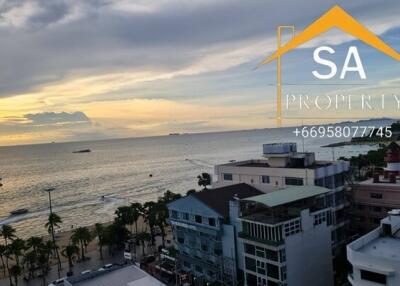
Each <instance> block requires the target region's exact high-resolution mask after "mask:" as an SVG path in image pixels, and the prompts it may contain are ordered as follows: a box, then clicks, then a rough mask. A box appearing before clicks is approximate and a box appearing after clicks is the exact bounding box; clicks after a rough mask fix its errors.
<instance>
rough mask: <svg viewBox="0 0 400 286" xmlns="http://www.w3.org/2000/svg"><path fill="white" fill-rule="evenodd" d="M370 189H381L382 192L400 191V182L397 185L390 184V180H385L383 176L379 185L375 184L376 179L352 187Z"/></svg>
mask: <svg viewBox="0 0 400 286" xmlns="http://www.w3.org/2000/svg"><path fill="white" fill-rule="evenodd" d="M359 186H361V187H370V188H371V189H373V188H379V189H382V190H387V189H396V190H399V189H400V181H399V180H397V181H396V183H395V184H393V183H390V182H389V180H388V179H384V178H383V176H380V179H379V183H374V179H372V178H371V179H368V180H365V181H362V182H357V183H355V184H353V185H352V187H359Z"/></svg>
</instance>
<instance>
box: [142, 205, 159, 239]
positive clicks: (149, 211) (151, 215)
mask: <svg viewBox="0 0 400 286" xmlns="http://www.w3.org/2000/svg"><path fill="white" fill-rule="evenodd" d="M156 205H157V203H155V202H146V203H144V205H143V209H144V212H143V217H144V221H145V222H146V223H147V224H148V226H149V228H150V237H151V244H152V245H154V244H155V233H154V226H155V225H156V218H157V214H156Z"/></svg>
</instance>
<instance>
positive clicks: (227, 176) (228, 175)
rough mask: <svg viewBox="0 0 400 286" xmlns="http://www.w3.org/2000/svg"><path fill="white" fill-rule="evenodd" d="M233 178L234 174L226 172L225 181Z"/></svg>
mask: <svg viewBox="0 0 400 286" xmlns="http://www.w3.org/2000/svg"><path fill="white" fill-rule="evenodd" d="M232 180H233V176H232V174H228V173H225V174H224V181H232Z"/></svg>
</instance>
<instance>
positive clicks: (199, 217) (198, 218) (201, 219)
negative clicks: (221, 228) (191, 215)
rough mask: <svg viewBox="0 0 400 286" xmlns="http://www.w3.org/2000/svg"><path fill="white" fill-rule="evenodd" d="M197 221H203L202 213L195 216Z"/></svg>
mask: <svg viewBox="0 0 400 286" xmlns="http://www.w3.org/2000/svg"><path fill="white" fill-rule="evenodd" d="M195 221H196V222H197V223H202V222H203V218H202V217H201V216H200V215H196V216H195Z"/></svg>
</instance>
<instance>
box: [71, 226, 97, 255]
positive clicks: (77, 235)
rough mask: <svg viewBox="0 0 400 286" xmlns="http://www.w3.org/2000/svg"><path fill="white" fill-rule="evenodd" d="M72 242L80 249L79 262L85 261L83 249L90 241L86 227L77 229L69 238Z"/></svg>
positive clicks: (90, 236)
mask: <svg viewBox="0 0 400 286" xmlns="http://www.w3.org/2000/svg"><path fill="white" fill-rule="evenodd" d="M71 239H72V242H73V243H75V244H79V245H80V247H81V260H82V261H84V260H85V248H86V246H87V244H88V243H89V242H90V241H91V240H92V235H91V233H90V231H89V229H88V228H87V227H78V228H77V229H75V230H74V232H73V234H72V236H71Z"/></svg>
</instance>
